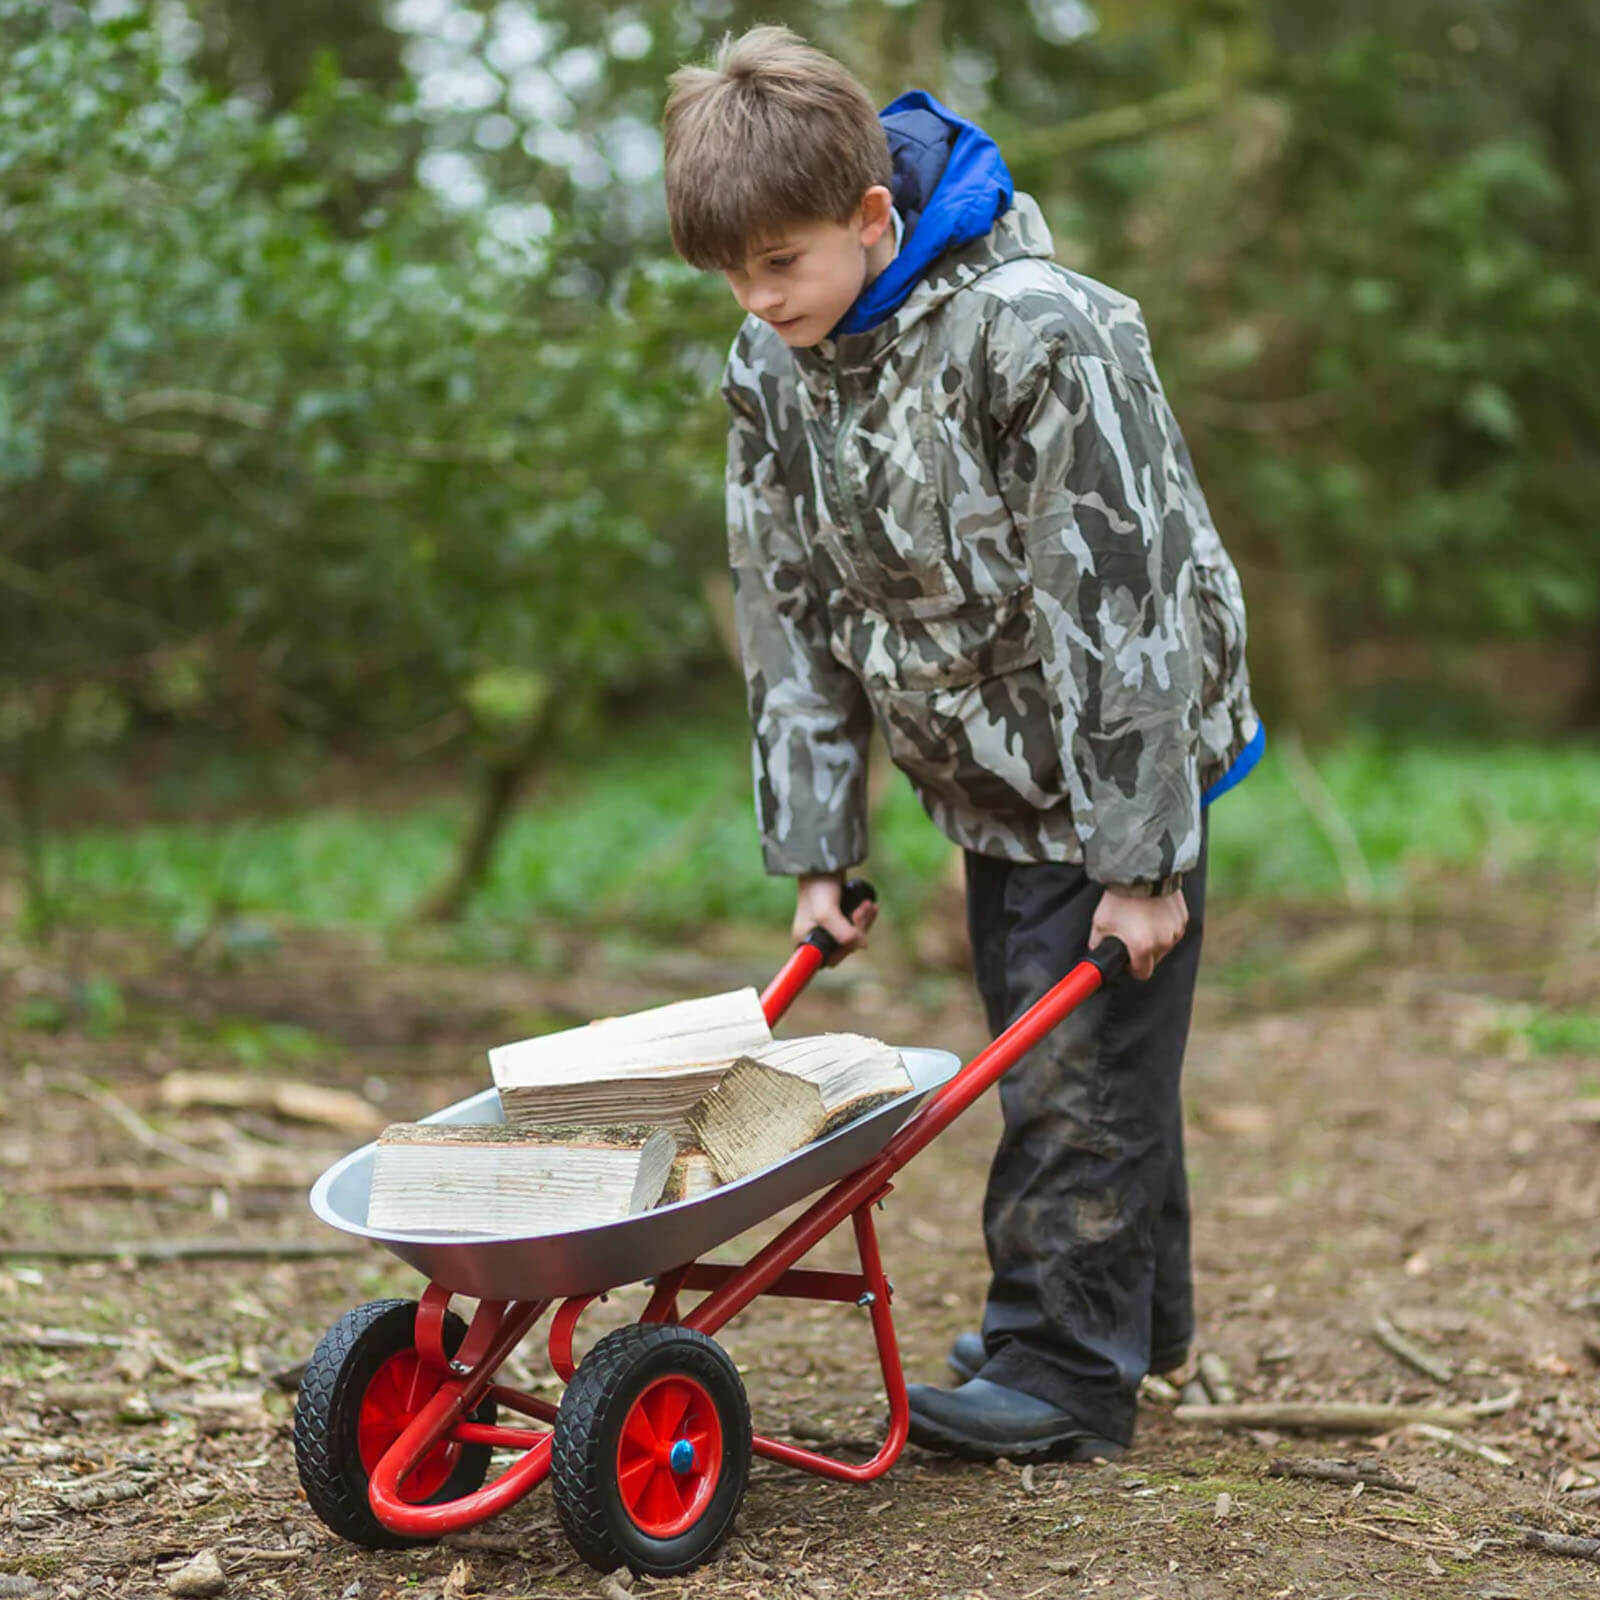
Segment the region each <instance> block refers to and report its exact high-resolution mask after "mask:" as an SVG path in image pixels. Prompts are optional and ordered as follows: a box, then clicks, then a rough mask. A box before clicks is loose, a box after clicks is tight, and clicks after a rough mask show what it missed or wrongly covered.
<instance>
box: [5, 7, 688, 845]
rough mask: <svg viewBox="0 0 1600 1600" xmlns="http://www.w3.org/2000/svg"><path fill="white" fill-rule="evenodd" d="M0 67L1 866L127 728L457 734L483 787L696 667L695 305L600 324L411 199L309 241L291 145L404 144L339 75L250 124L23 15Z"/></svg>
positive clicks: (481, 236) (177, 72)
mask: <svg viewBox="0 0 1600 1600" xmlns="http://www.w3.org/2000/svg"><path fill="white" fill-rule="evenodd" d="M0 41H3V42H4V45H5V47H6V48H5V54H4V60H3V62H0V212H3V215H4V222H5V225H4V227H3V228H0V347H3V348H4V349H5V350H6V353H7V360H6V363H5V367H4V370H3V374H0V415H3V416H4V418H5V426H4V428H3V429H0V497H3V498H0V505H3V515H0V528H3V529H4V533H3V534H0V759H4V760H5V762H6V764H7V766H8V767H9V768H10V773H11V782H12V788H13V792H14V795H15V797H16V799H17V801H18V802H19V810H20V812H21V814H22V816H23V817H24V818H25V819H26V820H25V823H24V837H25V838H32V837H34V836H35V835H36V833H37V830H38V828H39V826H40V825H41V822H42V818H43V816H44V815H45V811H46V804H47V802H46V797H45V793H44V787H43V786H44V783H45V781H46V778H47V775H48V772H49V770H50V765H51V761H52V760H53V759H54V758H56V757H57V756H58V755H59V754H60V752H61V751H62V750H63V748H64V747H66V746H68V745H69V744H70V743H71V742H73V741H81V740H84V739H91V738H111V737H114V736H115V735H116V734H117V733H118V732H119V731H120V729H121V728H122V727H123V726H124V725H125V724H126V722H127V720H128V718H129V717H130V715H139V716H142V717H148V716H150V715H153V714H156V715H166V716H170V717H173V718H184V719H197V718H204V719H210V720H211V721H213V722H214V723H215V722H221V723H224V724H226V723H233V724H235V725H247V726H249V727H251V728H252V729H254V730H257V731H260V732H267V733H269V734H270V733H274V732H278V731H281V730H298V731H300V732H302V733H304V734H307V735H310V736H312V737H315V738H319V739H322V740H326V741H332V742H338V743H352V742H354V743H359V742H362V741H369V742H370V741H371V740H374V739H377V740H389V741H399V740H402V739H404V738H406V737H410V738H412V739H413V740H414V739H416V738H417V736H418V735H419V733H421V734H422V735H424V736H426V735H427V734H428V732H429V730H434V729H439V728H441V727H442V728H443V729H444V730H446V731H449V730H450V729H451V728H454V729H456V730H458V732H459V733H461V734H463V735H465V734H468V733H470V734H472V736H473V737H474V739H475V740H476V742H477V744H478V746H479V748H480V749H481V750H482V751H483V752H484V757H485V761H486V764H487V769H488V771H489V772H490V773H491V775H493V778H494V783H495V784H497V785H498V786H499V787H500V788H501V789H503V788H504V785H505V775H506V772H507V770H508V767H509V769H511V770H514V772H515V773H516V775H517V776H518V777H519V778H520V775H521V774H522V773H524V772H526V771H527V770H528V769H529V768H530V767H531V765H532V764H533V763H534V761H535V760H536V759H537V757H538V755H539V754H540V753H541V752H542V750H544V749H545V748H547V747H548V744H549V743H550V741H551V739H553V738H554V737H556V736H557V735H558V734H559V731H560V729H561V728H562V726H564V725H565V724H568V723H570V722H571V721H572V720H573V719H574V718H578V717H581V716H582V715H584V714H585V711H586V709H592V707H593V706H594V705H595V704H596V703H597V697H598V696H600V695H602V694H604V693H605V692H607V691H608V690H610V689H613V688H616V687H619V686H626V685H628V684H630V683H635V682H639V681H642V680H644V679H646V678H650V677H654V676H657V675H659V674H661V673H662V672H664V671H670V670H673V669H675V668H677V667H679V666H680V665H681V664H682V663H683V662H684V661H685V660H686V659H687V658H690V657H692V656H693V655H694V654H695V653H696V652H697V651H698V650H700V649H702V648H703V647H704V641H705V628H704V624H703V623H702V620H701V618H702V609H701V607H700V605H699V602H698V594H697V589H696V578H697V573H698V571H699V569H700V568H701V567H703V566H705V565H706V564H708V563H709V562H712V561H715V560H716V559H717V557H718V551H719V547H720V540H719V539H718V537H717V536H716V533H715V512H714V510H713V509H712V505H713V501H714V498H715V493H716V486H715V483H714V480H713V477H712V473H711V470H710V468H709V467H708V461H709V459H710V455H711V452H710V449H709V448H708V446H707V444H706V442H705V439H704V436H703V434H702V435H697V434H696V432H695V428H694V426H693V419H694V417H695V416H696V415H697V414H699V413H697V412H696V411H695V409H694V408H695V405H696V404H697V403H700V404H702V405H703V404H704V400H703V397H704V393H705V388H706V385H705V382H704V376H705V367H706V361H705V359H704V358H703V356H702V355H701V354H700V347H699V345H698V344H697V343H696V340H695V336H694V329H695V326H696V318H697V317H699V316H700V315H701V314H702V312H701V307H702V306H703V303H704V302H703V298H702V297H701V295H700V292H699V286H698V285H696V284H694V283H693V282H692V281H691V280H690V279H689V278H688V277H687V276H686V275H684V274H682V273H678V272H674V271H672V270H671V269H667V268H663V269H661V270H658V271H654V272H651V273H645V274H640V275H639V277H638V280H637V282H636V283H635V284H634V285H633V289H632V293H631V297H630V299H629V301H628V303H627V304H626V305H621V304H616V305H607V304H600V305H597V304H595V303H594V302H593V301H592V300H587V299H584V298H582V297H580V296H578V295H575V294H574V293H572V292H571V290H570V288H565V287H564V286H563V284H562V283H561V281H560V273H559V269H558V267H557V266H556V265H555V264H554V263H555V262H556V261H557V260H558V257H557V256H556V255H554V254H553V253H550V252H546V251H543V250H540V249H534V248H529V247H527V246H525V245H519V244H518V243H517V242H516V240H515V239H514V238H508V237H507V236H506V235H504V234H501V235H498V236H497V234H496V233H495V232H494V231H493V229H492V228H491V227H490V225H489V223H488V222H486V221H484V220H482V219H474V218H463V217H455V216H449V215H446V214H443V213H441V211H440V210H439V208H438V207H437V206H436V205H435V204H434V203H433V202H432V200H431V199H430V197H429V196H428V195H427V194H426V193H425V192H422V193H415V194H411V195H409V196H408V197H406V199H405V202H404V203H403V204H401V203H397V204H396V205H395V207H394V208H393V209H392V210H390V211H389V212H386V213H385V214H384V216H383V217H382V218H380V219H378V220H377V221H376V222H374V224H373V225H372V226H370V227H368V228H367V229H365V230H364V231H363V232H362V233H361V234H360V235H359V236H357V237H354V238H351V237H348V236H346V235H344V234H342V233H341V232H339V231H336V229H335V228H334V226H333V225H332V222H331V221H330V219H329V218H328V216H327V214H326V209H325V206H324V203H323V202H324V199H325V196H326V193H327V188H328V185H329V184H330V183H335V182H337V181H338V176H339V175H338V174H337V173H333V174H329V175H325V176H314V175H311V174H310V173H308V170H307V162H306V152H307V151H308V150H311V149H317V148H320V149H327V148H331V147H333V146H335V145H337V146H338V148H340V149H341V150H342V151H343V153H344V154H343V159H344V160H345V161H346V162H347V163H348V164H349V166H350V167H351V168H352V169H359V170H360V171H362V172H366V173H381V172H382V171H383V169H384V164H385V162H386V161H389V160H391V159H400V157H401V155H402V153H403V147H404V139H405V129H404V127H403V126H402V127H400V128H398V129H397V127H396V119H395V117H394V115H393V114H392V113H391V112H390V110H389V109H388V108H386V107H385V106H384V105H383V104H382V103H380V102H377V101H373V100H371V99H369V98H367V97H365V96H364V95H362V94H361V93H360V92H359V91H357V90H355V89H353V88H351V87H350V86H348V85H345V84H342V83H339V82H337V81H325V82H323V83H321V84H320V85H319V86H318V87H317V89H316V90H315V91H314V92H313V94H312V96H311V98H310V99H308V100H307V101H304V102H303V103H302V104H301V106H300V107H299V108H298V109H297V110H296V111H294V112H292V113H285V114H281V115H276V116H272V115H265V114H263V113H261V112H259V111H257V110H256V109H254V108H253V107H251V106H249V105H248V104H247V103H245V102H242V101H239V100H226V101H225V100H222V99H220V98H218V97H217V96H215V95H214V94H212V93H211V92H209V91H208V90H206V89H205V88H204V87H202V86H201V85H200V84H199V83H198V82H197V81H196V80H195V79H194V78H193V77H192V75H191V74H190V73H189V72H188V70H187V69H186V68H185V67H183V66H182V65H181V64H179V63H177V62H175V61H174V59H173V56H172V52H171V50H170V48H168V47H167V46H166V45H165V44H164V42H163V40H162V37H161V35H160V32H159V30H158V28H157V27H156V26H155V25H154V24H153V23H152V21H151V20H150V19H149V18H147V17H145V16H143V15H138V16H135V17H132V18H130V19H127V20H122V21H117V22H114V23H104V24H97V23H95V22H93V21H91V20H89V19H87V18H85V17H81V16H79V17H77V18H75V19H73V20H72V21H70V22H69V23H68V24H66V25H62V24H61V22H60V21H59V19H51V18H47V17H45V16H44V15H42V14H41V13H40V11H39V9H38V8H37V7H35V6H33V5H31V4H28V3H26V0H0ZM334 127H336V128H337V131H338V138H337V139H334V138H333V137H332V136H331V134H330V128H334ZM697 438H698V439H699V448H698V449H695V448H693V446H694V443H695V441H696V440H697ZM486 803H487V802H486Z"/></svg>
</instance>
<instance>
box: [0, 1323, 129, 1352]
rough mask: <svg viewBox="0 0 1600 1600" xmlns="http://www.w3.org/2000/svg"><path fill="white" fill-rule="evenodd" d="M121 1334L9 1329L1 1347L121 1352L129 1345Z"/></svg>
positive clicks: (0, 1339) (2, 1339) (3, 1334)
mask: <svg viewBox="0 0 1600 1600" xmlns="http://www.w3.org/2000/svg"><path fill="white" fill-rule="evenodd" d="M129 1342H130V1341H128V1340H127V1339H124V1338H123V1337H122V1336H121V1334H116V1333H80V1332H79V1331H78V1330H77V1329H76V1328H8V1329H7V1330H6V1331H5V1332H4V1333H0V1345H5V1346H8V1347H12V1348H16V1347H21V1348H23V1349H27V1348H32V1349H35V1350H120V1349H121V1348H122V1346H123V1345H125V1344H127V1343H129Z"/></svg>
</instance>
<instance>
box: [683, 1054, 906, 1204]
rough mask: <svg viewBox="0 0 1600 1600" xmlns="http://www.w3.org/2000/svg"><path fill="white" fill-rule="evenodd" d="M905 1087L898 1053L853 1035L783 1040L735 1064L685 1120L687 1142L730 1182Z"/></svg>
mask: <svg viewBox="0 0 1600 1600" xmlns="http://www.w3.org/2000/svg"><path fill="white" fill-rule="evenodd" d="M910 1088H911V1077H910V1074H909V1073H907V1071H906V1069H905V1063H904V1062H903V1061H902V1060H901V1058H900V1052H899V1051H898V1050H895V1049H892V1048H891V1047H890V1046H889V1045H886V1044H883V1043H880V1042H879V1041H878V1040H877V1039H868V1038H865V1037H864V1036H862V1035H861V1034H856V1033H826V1034H818V1035H816V1036H814V1037H810V1038H803V1039H784V1040H778V1041H775V1042H774V1043H772V1044H770V1045H767V1046H765V1047H764V1048H762V1049H759V1050H754V1051H751V1052H750V1054H749V1055H747V1056H745V1057H742V1058H741V1059H740V1060H738V1061H736V1062H735V1063H734V1064H733V1065H732V1066H731V1067H730V1068H729V1069H728V1071H727V1073H726V1074H725V1075H724V1076H723V1078H722V1079H721V1081H720V1082H719V1083H718V1084H716V1086H715V1087H713V1088H712V1089H710V1090H708V1091H707V1093H706V1095H705V1097H704V1099H702V1100H701V1101H700V1103H699V1105H697V1106H696V1107H695V1108H694V1109H693V1110H692V1111H691V1112H690V1113H689V1126H690V1128H691V1130H692V1131H693V1134H694V1138H695V1142H696V1143H697V1144H699V1145H700V1146H701V1147H702V1148H703V1149H704V1150H705V1152H706V1154H707V1155H709V1156H710V1157H711V1164H712V1166H713V1167H714V1168H715V1169H716V1173H717V1176H718V1178H720V1179H721V1180H722V1182H724V1183H732V1182H734V1181H735V1180H736V1179H738V1178H742V1177H745V1176H746V1175H748V1174H749V1173H752V1172H758V1171H760V1170H761V1168H763V1167H766V1166H770V1165H771V1164H772V1163H773V1162H774V1161H781V1160H782V1159H783V1157H785V1156H787V1155H789V1154H791V1153H792V1152H793V1151H795V1150H798V1149H799V1148H800V1147H801V1146H802V1145H806V1144H810V1143H811V1141H812V1140H813V1139H819V1138H823V1137H824V1136H826V1135H827V1134H829V1133H831V1132H833V1131H834V1130H835V1129H836V1128H840V1127H843V1126H844V1125H845V1124H846V1123H848V1122H852V1121H854V1120H855V1119H856V1118H857V1117H860V1116H864V1115H865V1114H866V1113H867V1112H869V1111H871V1110H873V1109H874V1108H875V1107H877V1106H880V1105H882V1104H884V1103H885V1102H886V1101H889V1100H893V1099H896V1098H898V1097H899V1096H900V1095H903V1094H905V1093H906V1092H907V1091H908V1090H909V1089H910Z"/></svg>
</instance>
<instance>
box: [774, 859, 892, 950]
mask: <svg viewBox="0 0 1600 1600" xmlns="http://www.w3.org/2000/svg"><path fill="white" fill-rule="evenodd" d="M843 887H844V874H843V873H837V872H819V873H811V874H808V875H806V876H804V877H801V878H799V879H798V880H797V881H796V884H795V907H794V925H793V927H792V928H791V929H790V930H789V931H790V932H791V933H792V934H793V935H794V942H795V943H796V944H803V943H804V942H805V937H806V935H807V934H808V933H810V932H811V930H812V929H813V928H826V929H827V931H828V932H829V933H831V934H832V935H833V936H834V938H835V939H837V940H838V941H839V948H838V950H837V951H836V952H835V954H834V955H833V956H832V957H831V958H830V959H829V960H828V962H827V965H828V966H830V967H836V966H838V964H839V963H840V962H841V961H843V960H844V958H845V957H846V956H847V955H849V954H850V952H851V951H852V950H865V949H866V947H867V930H868V929H869V928H870V927H871V926H872V924H873V922H874V921H875V920H876V919H877V915H878V907H877V903H876V902H875V901H872V900H866V901H863V902H862V904H861V905H859V906H857V907H856V913H855V920H854V921H852V920H851V919H850V918H849V917H847V916H845V914H844V912H842V911H841V910H840V909H839V892H840V890H841V889H842V888H843Z"/></svg>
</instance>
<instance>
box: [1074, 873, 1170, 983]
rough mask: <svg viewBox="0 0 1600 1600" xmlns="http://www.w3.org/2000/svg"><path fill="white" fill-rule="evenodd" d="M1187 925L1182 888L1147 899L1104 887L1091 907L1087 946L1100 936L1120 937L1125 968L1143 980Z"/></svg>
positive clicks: (1099, 938) (1094, 942)
mask: <svg viewBox="0 0 1600 1600" xmlns="http://www.w3.org/2000/svg"><path fill="white" fill-rule="evenodd" d="M1188 926H1189V903H1188V901H1186V900H1185V899H1184V898H1183V890H1182V889H1174V890H1173V891H1172V893H1171V894H1166V895H1159V896H1157V897H1156V898H1154V899H1151V898H1150V897H1149V896H1147V895H1131V894H1118V893H1117V891H1116V890H1115V889H1107V890H1106V891H1105V893H1104V894H1102V895H1101V896H1100V904H1099V905H1098V906H1097V907H1096V908H1095V913H1094V922H1093V923H1092V924H1091V926H1090V928H1089V948H1090V949H1091V950H1092V949H1094V947H1095V946H1096V945H1097V944H1099V943H1100V941H1101V940H1102V939H1111V938H1116V939H1120V940H1121V941H1122V942H1123V943H1124V944H1125V945H1127V947H1128V967H1129V970H1130V971H1131V972H1132V973H1133V975H1134V977H1136V978H1138V979H1140V980H1141V981H1143V980H1144V979H1146V978H1148V977H1149V976H1150V974H1151V973H1152V972H1154V971H1155V970H1156V963H1157V962H1158V961H1159V960H1160V959H1161V958H1162V956H1164V955H1165V954H1166V953H1167V952H1168V951H1169V950H1170V949H1172V947H1173V946H1174V945H1175V944H1177V942H1178V941H1179V940H1180V939H1181V938H1182V937H1183V934H1184V930H1185V929H1186V928H1187V927H1188Z"/></svg>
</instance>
